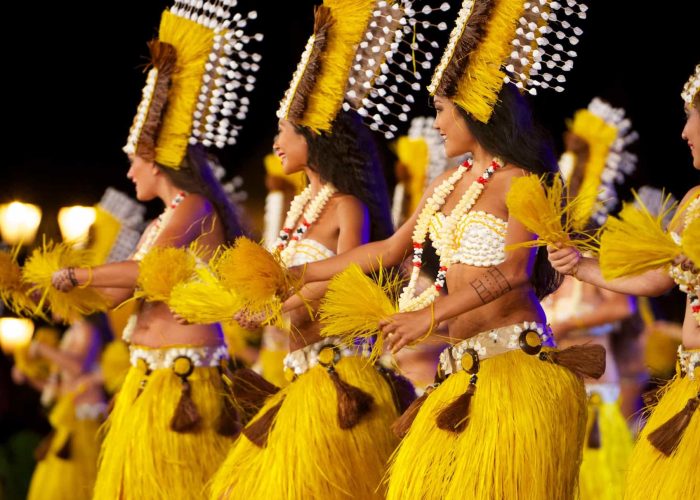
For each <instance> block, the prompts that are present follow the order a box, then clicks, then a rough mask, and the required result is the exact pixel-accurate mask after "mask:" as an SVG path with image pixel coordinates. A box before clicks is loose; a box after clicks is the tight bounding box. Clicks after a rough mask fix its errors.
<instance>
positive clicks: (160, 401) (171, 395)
mask: <svg viewBox="0 0 700 500" xmlns="http://www.w3.org/2000/svg"><path fill="white" fill-rule="evenodd" d="M189 382H190V384H191V387H192V391H191V394H192V400H193V401H194V402H195V404H196V406H197V409H198V411H199V414H200V415H201V417H202V420H201V422H200V426H199V428H198V430H196V431H194V432H186V433H178V432H174V431H173V430H171V428H170V420H171V418H172V417H173V413H174V411H175V408H176V407H177V404H178V401H179V399H180V395H181V383H180V379H179V377H178V376H177V375H176V374H175V373H174V372H173V370H172V369H171V368H162V369H157V370H153V371H152V372H151V374H150V375H148V376H147V375H146V371H145V366H141V365H139V366H136V367H133V366H132V367H131V368H130V369H129V372H128V373H127V375H126V379H125V381H124V385H123V387H122V389H121V391H120V392H119V394H118V395H117V399H116V404H115V406H114V410H113V411H112V413H111V414H110V416H109V418H108V420H107V422H106V423H105V428H106V435H105V439H104V444H103V445H102V451H101V454H100V464H99V471H98V474H97V482H96V485H95V499H99V500H109V499H129V500H130V499H149V500H150V499H164V500H166V499H167V500H175V499H177V500H185V499H201V498H203V496H204V486H205V484H206V482H207V481H208V480H209V479H210V478H211V476H212V475H213V474H214V472H215V471H216V469H217V468H218V467H219V465H221V462H222V461H223V459H224V457H225V456H226V452H227V451H228V449H229V448H230V446H231V443H232V442H233V440H232V439H231V438H230V437H226V436H222V435H220V434H218V433H217V432H216V430H215V427H214V425H215V422H216V419H217V417H218V416H219V415H220V413H221V411H222V405H223V397H222V388H221V387H222V385H221V375H220V373H219V371H218V369H217V368H209V367H199V368H195V369H194V372H193V373H192V375H190V377H189ZM142 383H144V384H145V385H144V386H143V391H142V392H141V393H140V394H139V388H140V387H141V386H142Z"/></svg>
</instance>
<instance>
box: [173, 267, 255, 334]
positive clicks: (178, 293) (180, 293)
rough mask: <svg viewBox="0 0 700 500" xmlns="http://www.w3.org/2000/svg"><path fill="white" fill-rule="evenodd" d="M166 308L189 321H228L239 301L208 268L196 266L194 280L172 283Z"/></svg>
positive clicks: (241, 305)
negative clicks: (173, 284)
mask: <svg viewBox="0 0 700 500" xmlns="http://www.w3.org/2000/svg"><path fill="white" fill-rule="evenodd" d="M168 307H170V309H171V310H172V311H173V312H175V313H177V314H179V315H180V316H182V317H183V318H185V319H186V320H187V321H189V322H190V323H193V324H199V325H207V324H210V323H219V322H230V321H232V319H233V315H234V314H235V313H236V312H237V311H238V310H239V309H241V308H242V307H243V302H242V300H241V298H240V297H239V296H238V295H237V294H236V293H235V291H234V290H232V289H230V288H227V287H225V286H224V285H223V284H222V283H221V282H220V281H219V279H218V278H217V277H216V276H215V275H214V273H213V272H212V270H211V269H210V268H209V267H201V268H198V269H196V271H195V278H194V279H192V280H190V281H184V282H182V283H178V284H177V285H175V287H174V288H173V290H172V292H171V294H170V298H169V299H168Z"/></svg>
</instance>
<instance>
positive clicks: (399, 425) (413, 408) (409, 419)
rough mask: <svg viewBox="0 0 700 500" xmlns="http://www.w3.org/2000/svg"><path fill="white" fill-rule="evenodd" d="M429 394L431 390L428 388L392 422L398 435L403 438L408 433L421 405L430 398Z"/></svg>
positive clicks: (392, 428)
mask: <svg viewBox="0 0 700 500" xmlns="http://www.w3.org/2000/svg"><path fill="white" fill-rule="evenodd" d="M428 394H430V392H429V391H428V390H426V391H425V392H424V393H423V395H421V397H419V398H418V399H416V400H414V401H413V403H411V404H410V405H409V406H408V408H406V411H405V412H403V414H402V415H401V416H400V417H399V418H397V419H396V420H394V423H393V424H391V431H392V432H393V433H394V435H396V437H398V438H403V437H404V436H405V435H406V434H407V433H408V429H410V428H411V425H412V424H413V421H414V420H415V419H416V415H418V411H419V410H420V408H421V406H423V403H425V400H426V399H428Z"/></svg>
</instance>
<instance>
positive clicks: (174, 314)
mask: <svg viewBox="0 0 700 500" xmlns="http://www.w3.org/2000/svg"><path fill="white" fill-rule="evenodd" d="M173 318H174V319H175V321H177V322H178V323H179V324H181V325H184V326H187V325H191V324H192V323H190V322H189V321H187V320H186V319H185V318H183V317H182V316H180V315H179V314H177V313H173Z"/></svg>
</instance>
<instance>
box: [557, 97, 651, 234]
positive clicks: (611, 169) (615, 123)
mask: <svg viewBox="0 0 700 500" xmlns="http://www.w3.org/2000/svg"><path fill="white" fill-rule="evenodd" d="M568 126H569V131H570V132H571V133H572V134H574V135H575V136H577V137H578V138H580V139H582V140H583V141H584V142H585V144H586V146H587V151H586V152H585V153H577V152H571V153H573V154H574V155H575V156H576V160H578V161H581V162H582V163H583V165H582V168H583V178H582V180H581V184H580V187H579V189H578V194H580V195H581V198H580V199H581V200H582V202H581V203H580V204H579V205H578V206H577V207H576V209H575V210H574V212H573V218H574V221H575V225H576V226H579V227H583V226H585V225H586V224H587V223H588V221H589V220H592V221H593V222H594V223H595V224H597V225H602V224H603V223H604V222H605V219H606V218H607V216H608V213H609V212H610V210H611V209H612V208H614V206H615V203H616V201H617V196H616V192H615V183H619V182H622V181H623V179H624V177H625V175H629V174H631V173H632V172H633V171H634V169H635V167H636V163H637V156H636V155H634V154H632V153H630V152H629V151H627V149H626V148H627V147H628V146H629V145H630V144H631V143H632V142H634V141H636V140H637V138H638V135H637V133H636V132H634V131H632V130H631V123H630V121H629V119H627V118H626V117H625V110H624V109H621V108H613V107H612V106H610V104H608V103H607V102H605V101H603V100H601V99H599V98H597V97H596V98H594V99H593V100H592V101H591V103H590V104H589V105H588V108H587V109H580V110H578V111H577V112H576V114H575V115H574V120H573V121H572V122H569V123H568ZM567 152H569V151H567ZM575 163H576V162H575ZM566 170H567V169H565V168H563V166H562V174H563V176H564V178H565V179H566V180H570V179H571V177H572V174H573V169H569V171H568V172H567V171H566Z"/></svg>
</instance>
